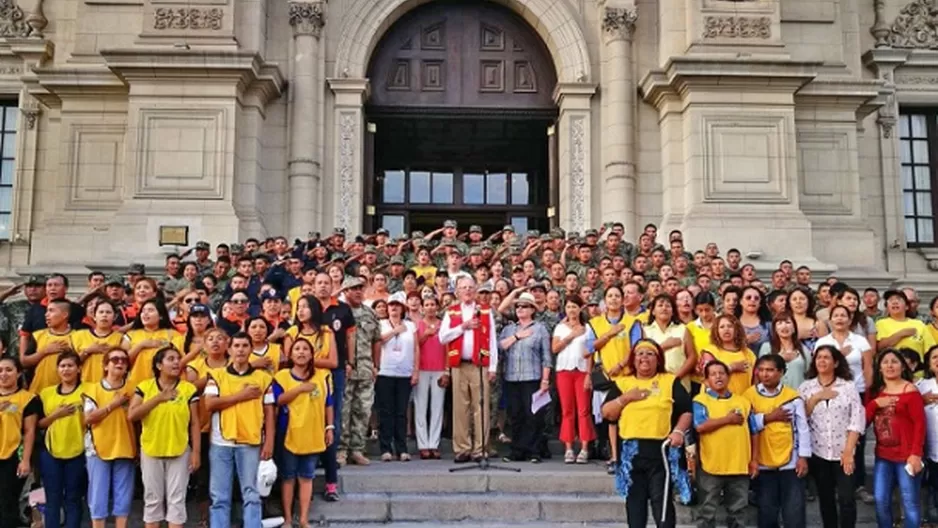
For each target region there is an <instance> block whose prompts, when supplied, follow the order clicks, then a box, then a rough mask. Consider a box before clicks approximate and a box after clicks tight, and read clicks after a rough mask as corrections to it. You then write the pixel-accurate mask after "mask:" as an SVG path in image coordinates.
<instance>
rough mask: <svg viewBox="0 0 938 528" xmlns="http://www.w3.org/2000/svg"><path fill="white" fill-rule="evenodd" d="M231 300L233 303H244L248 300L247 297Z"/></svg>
mask: <svg viewBox="0 0 938 528" xmlns="http://www.w3.org/2000/svg"><path fill="white" fill-rule="evenodd" d="M231 302H233V303H235V304H246V303H247V302H248V300H247V299H232V300H231Z"/></svg>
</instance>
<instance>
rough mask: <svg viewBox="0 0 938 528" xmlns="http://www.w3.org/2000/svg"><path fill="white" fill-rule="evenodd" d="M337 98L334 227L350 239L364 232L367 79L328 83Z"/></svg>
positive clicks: (334, 160)
mask: <svg viewBox="0 0 938 528" xmlns="http://www.w3.org/2000/svg"><path fill="white" fill-rule="evenodd" d="M327 81H328V82H329V88H331V89H332V93H333V94H334V95H335V102H334V105H333V114H332V123H333V127H334V128H333V131H332V159H333V165H332V167H333V168H332V171H331V172H332V174H333V179H332V210H333V212H334V220H333V223H332V227H342V228H345V231H346V232H347V233H349V234H350V235H354V234H356V233H360V232H361V230H362V224H363V222H362V213H363V212H364V211H363V209H364V205H365V197H364V196H363V195H362V182H363V181H364V176H365V170H364V164H365V159H364V149H363V148H362V147H363V146H364V125H365V113H364V108H363V105H364V103H365V101H366V100H367V99H368V94H369V84H368V79H347V78H341V79H327Z"/></svg>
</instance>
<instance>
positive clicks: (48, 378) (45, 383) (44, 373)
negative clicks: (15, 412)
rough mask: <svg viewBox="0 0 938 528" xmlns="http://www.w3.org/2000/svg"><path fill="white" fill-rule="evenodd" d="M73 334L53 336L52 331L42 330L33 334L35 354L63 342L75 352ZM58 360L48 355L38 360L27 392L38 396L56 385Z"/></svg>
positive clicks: (56, 357)
mask: <svg viewBox="0 0 938 528" xmlns="http://www.w3.org/2000/svg"><path fill="white" fill-rule="evenodd" d="M74 335H75V332H73V331H71V330H69V331H68V332H66V333H64V334H54V333H52V330H49V329H48V328H44V329H42V330H36V331H35V332H33V340H34V341H35V342H36V352H37V353H38V352H39V351H40V350H42V349H43V348H45V347H47V346H48V345H49V344H51V343H56V342H65V343H67V344H68V347H69V348H71V349H72V350H75V344H74V342H73V340H72V338H73V337H74ZM58 359H59V355H58V354H49V355H48V356H46V357H44V358H42V359H40V360H39V364H38V365H36V366H35V368H34V369H33V381H32V383H30V384H29V392H32V393H33V394H39V393H40V392H42V390H43V389H45V388H47V387H51V386H53V385H57V384H58V383H59V372H58V366H57V365H56V362H57V361H58Z"/></svg>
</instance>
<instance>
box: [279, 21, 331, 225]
mask: <svg viewBox="0 0 938 528" xmlns="http://www.w3.org/2000/svg"><path fill="white" fill-rule="evenodd" d="M324 23H325V18H324V15H323V2H290V26H292V27H293V77H292V78H291V79H290V123H291V127H290V162H289V169H288V175H289V176H288V177H289V182H290V186H289V190H290V219H289V222H288V224H287V225H288V226H289V230H290V231H289V236H290V238H292V237H301V238H302V237H305V236H306V233H308V232H309V231H313V230H315V229H317V228H318V227H319V223H320V218H319V207H318V206H317V204H319V203H320V201H321V198H320V196H319V183H320V182H319V180H320V177H321V176H320V170H321V165H320V162H319V160H318V159H317V158H318V150H317V145H318V144H319V143H318V142H317V140H316V131H317V130H318V127H317V119H316V94H317V92H318V91H319V89H320V82H319V79H318V77H319V37H320V35H321V34H322V28H323V25H324Z"/></svg>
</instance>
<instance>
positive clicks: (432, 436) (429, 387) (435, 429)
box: [414, 371, 446, 449]
mask: <svg viewBox="0 0 938 528" xmlns="http://www.w3.org/2000/svg"><path fill="white" fill-rule="evenodd" d="M443 374H444V372H442V371H440V372H423V371H421V372H420V379H419V380H418V381H417V388H416V390H415V391H414V426H415V429H416V431H415V433H416V436H417V449H438V448H439V447H440V433H441V432H442V431H443V400H444V398H445V397H446V389H443V388H441V387H440V385H439V381H440V378H441V377H443ZM427 407H429V408H430V426H429V428H428V427H427Z"/></svg>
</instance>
